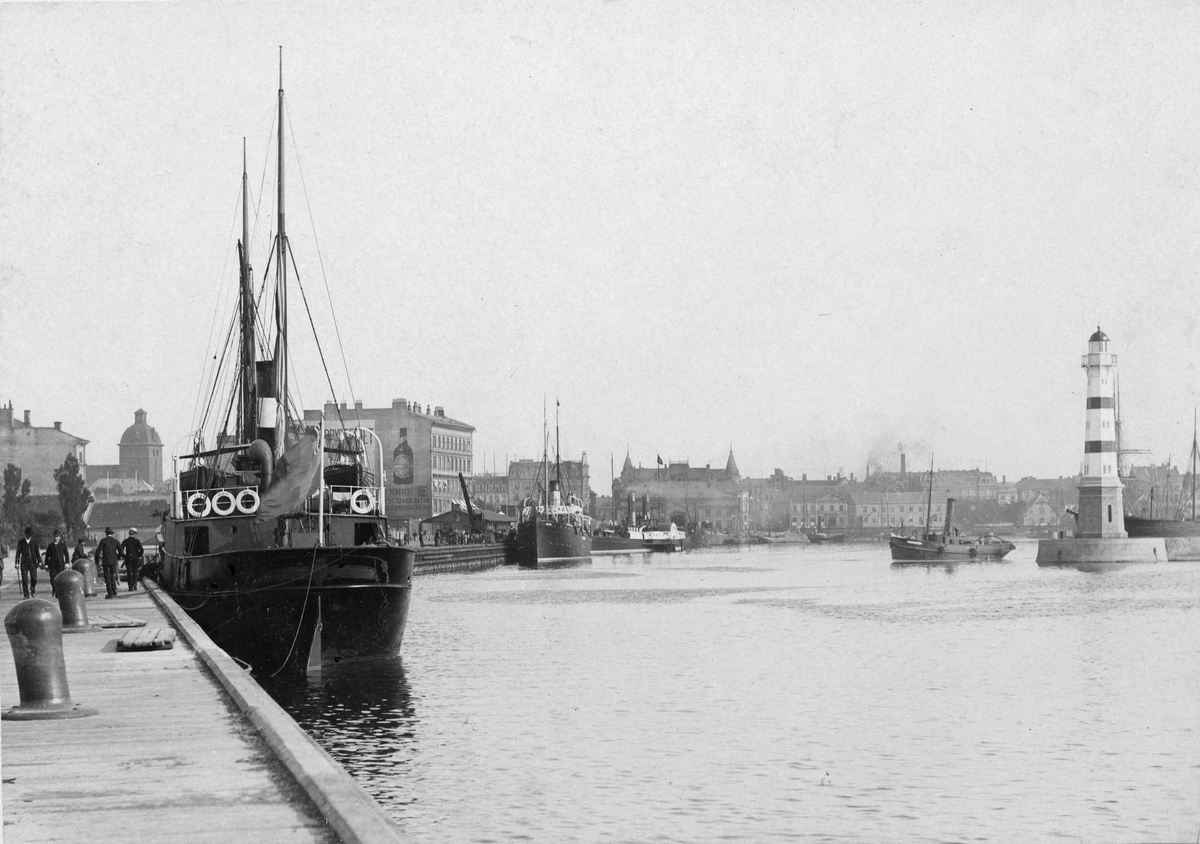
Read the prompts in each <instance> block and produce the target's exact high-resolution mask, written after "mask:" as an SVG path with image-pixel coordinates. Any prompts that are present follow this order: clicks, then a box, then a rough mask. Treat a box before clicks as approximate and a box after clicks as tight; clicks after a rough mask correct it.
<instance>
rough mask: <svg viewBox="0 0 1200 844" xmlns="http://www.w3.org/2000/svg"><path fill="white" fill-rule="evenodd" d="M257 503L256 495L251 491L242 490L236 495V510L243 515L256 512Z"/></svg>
mask: <svg viewBox="0 0 1200 844" xmlns="http://www.w3.org/2000/svg"><path fill="white" fill-rule="evenodd" d="M259 503H260V502H259V498H258V493H257V492H255V491H254V490H252V489H249V488H247V489H243V490H242V491H241V492H239V493H238V494H237V508H238V512H239V513H245V514H246V515H247V516H248V515H250V514H251V513H255V512H258V505H259Z"/></svg>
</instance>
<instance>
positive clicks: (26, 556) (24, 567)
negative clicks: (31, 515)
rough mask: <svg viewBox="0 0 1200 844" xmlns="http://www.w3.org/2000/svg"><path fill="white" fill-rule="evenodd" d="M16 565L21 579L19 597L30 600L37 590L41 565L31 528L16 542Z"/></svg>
mask: <svg viewBox="0 0 1200 844" xmlns="http://www.w3.org/2000/svg"><path fill="white" fill-rule="evenodd" d="M16 564H17V574H18V575H20V577H21V595H22V596H23V597H26V598H32V597H33V593H34V592H35V591H36V590H37V570H38V566H40V565H41V564H42V555H41V554H40V553H39V552H38V547H37V540H36V539H34V538H33V528H31V527H26V528H25V535H24V536H23V537H21V539H20V540H19V541H18V542H17V560H16Z"/></svg>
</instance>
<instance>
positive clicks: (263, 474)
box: [248, 440, 275, 489]
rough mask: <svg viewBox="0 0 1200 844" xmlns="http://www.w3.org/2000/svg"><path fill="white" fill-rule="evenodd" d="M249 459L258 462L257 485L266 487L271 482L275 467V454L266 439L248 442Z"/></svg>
mask: <svg viewBox="0 0 1200 844" xmlns="http://www.w3.org/2000/svg"><path fill="white" fill-rule="evenodd" d="M248 454H249V455H250V459H251V460H253V461H254V462H255V463H257V464H258V474H259V478H258V487H259V489H266V488H267V487H268V486H270V484H271V474H272V472H273V471H274V469H275V454H274V452H272V451H271V446H270V445H268V444H267V442H266V440H255V441H254V442H252V443H250V448H249V450H248Z"/></svg>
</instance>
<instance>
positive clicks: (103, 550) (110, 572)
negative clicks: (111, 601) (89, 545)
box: [95, 527, 121, 598]
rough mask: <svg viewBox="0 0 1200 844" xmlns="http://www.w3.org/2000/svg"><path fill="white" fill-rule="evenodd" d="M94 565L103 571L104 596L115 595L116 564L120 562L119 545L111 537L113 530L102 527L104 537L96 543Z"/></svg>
mask: <svg viewBox="0 0 1200 844" xmlns="http://www.w3.org/2000/svg"><path fill="white" fill-rule="evenodd" d="M95 555H96V565H98V566H100V569H101V570H102V571H103V572H104V591H105V595H104V597H105V598H115V597H117V566H118V565H119V564H120V562H121V546H120V545H118V544H117V540H115V539H113V530H112V528H110V527H106V528H105V529H104V538H103V539H101V540H100V542H99V543H97V544H96V551H95Z"/></svg>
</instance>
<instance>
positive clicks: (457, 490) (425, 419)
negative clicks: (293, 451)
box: [304, 398, 475, 530]
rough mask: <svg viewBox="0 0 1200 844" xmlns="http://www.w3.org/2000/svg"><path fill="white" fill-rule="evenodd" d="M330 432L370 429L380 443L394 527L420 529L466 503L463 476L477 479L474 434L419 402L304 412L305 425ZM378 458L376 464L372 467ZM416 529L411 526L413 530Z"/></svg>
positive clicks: (468, 427)
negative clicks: (421, 523) (455, 505)
mask: <svg viewBox="0 0 1200 844" xmlns="http://www.w3.org/2000/svg"><path fill="white" fill-rule="evenodd" d="M322 418H324V422H325V427H326V428H356V427H361V428H366V429H368V430H370V431H373V432H374V433H375V435H376V436H377V437H378V438H379V441H380V443H381V445H382V450H383V465H382V466H379V467H375V470H376V471H378V472H379V473H380V474H381V475H382V477H383V481H384V487H385V502H384V503H385V506H386V513H387V516H388V519H390V520H391V521H392V522H393V525H392V526H393V527H395V528H400V527H405V526H406V524H407V527H408V529H409V530H415V529H416V522H418V521H420V520H421V519H427V518H429V517H430V516H435V515H437V514H438V513H445V512H447V511H449V510H450V509H451V506H452V505H451V502H453V501H455V500H459V501H461V500H462V497H463V494H462V488H461V486H460V485H459V481H458V475H459V473H460V472H461V473H462V475H463V477H464V478H470V477H471V476H472V469H473V468H474V467H473V451H474V444H473V437H474V434H475V428H474V427H473V426H471V425H468V424H467V423H466V422H461V421H459V420H457V419H453V418H451V417H449V416H447V415H446V411H445V409H443V408H441V407H434V408H432V409H431V408H430V407H429V406H428V405H426V406H425V409H424V410H423V411H422V409H421V404H420V402H410V401H408V400H407V399H403V398H399V399H394V400H393V401H392V404H391V407H363V403H362V402H361V401H356V402H355V403H354V406H353V407H347V406H346V405H345V403H344V402H343V403H342V404H340V405H339V404H334V403H333V402H326V403H325V406H324V407H323V408H322V409H321V410H306V411H304V420H305V421H306V422H308V423H309V424H317V423H318V422H320V421H321V420H322ZM377 461H378V458H375V459H373V460H372V466H373V467H374V463H375V462H377ZM408 523H411V524H408Z"/></svg>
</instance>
